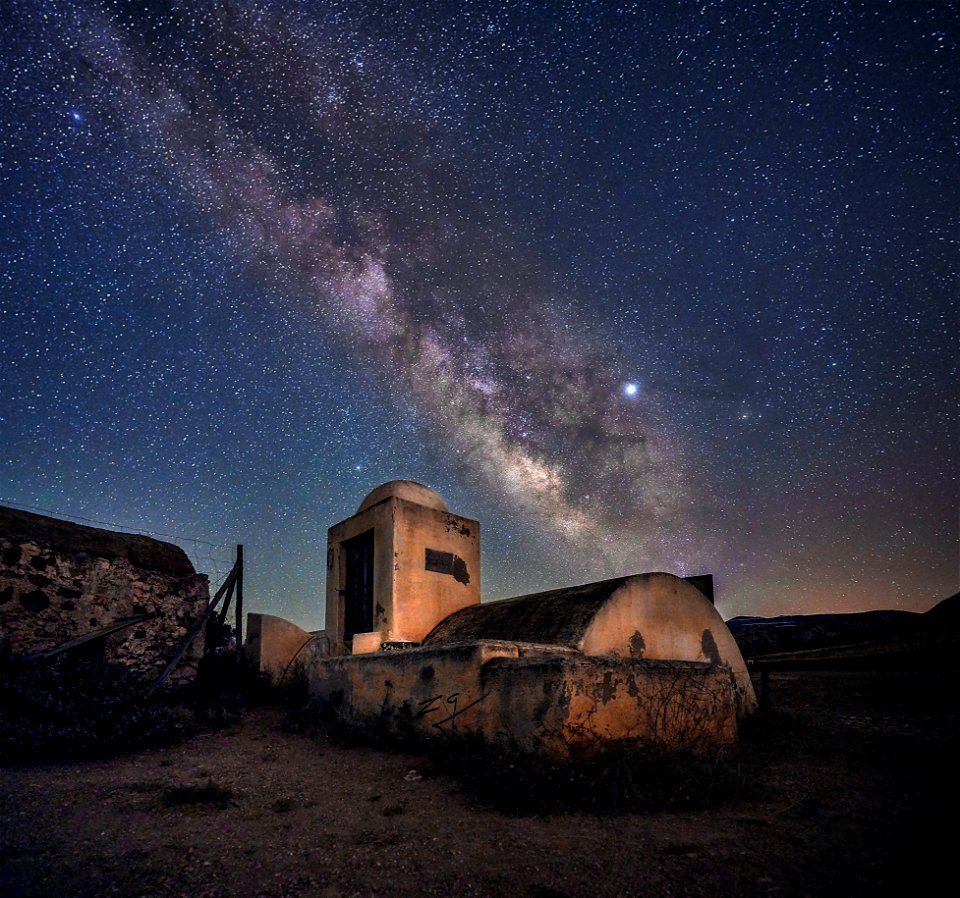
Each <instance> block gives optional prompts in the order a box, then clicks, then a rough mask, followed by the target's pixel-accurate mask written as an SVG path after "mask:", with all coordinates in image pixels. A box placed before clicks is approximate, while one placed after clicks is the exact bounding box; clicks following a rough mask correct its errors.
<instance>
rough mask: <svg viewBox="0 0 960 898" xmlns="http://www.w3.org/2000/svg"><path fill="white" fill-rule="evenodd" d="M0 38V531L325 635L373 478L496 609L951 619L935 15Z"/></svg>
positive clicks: (943, 176)
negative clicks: (242, 587) (198, 586)
mask: <svg viewBox="0 0 960 898" xmlns="http://www.w3.org/2000/svg"><path fill="white" fill-rule="evenodd" d="M4 15H6V16H7V17H8V18H9V22H7V23H5V27H4V28H3V30H2V36H0V42H2V43H3V46H2V47H0V51H2V61H0V66H2V68H0V96H2V98H3V102H4V106H5V107H6V108H7V109H8V110H9V112H8V127H7V129H6V131H5V133H4V134H3V136H2V137H0V154H2V155H0V164H2V167H0V187H2V190H0V216H2V218H0V221H2V223H3V227H2V237H0V240H2V243H0V246H2V253H3V261H4V264H3V268H2V275H0V277H2V280H0V315H2V317H0V325H2V330H0V349H2V352H3V358H4V365H3V373H2V375H0V427H2V431H3V434H4V440H3V444H4V449H3V454H2V456H0V485H2V488H0V502H2V501H7V502H10V503H12V504H19V505H22V506H26V507H32V508H42V509H48V510H51V511H55V512H57V513H61V514H63V515H64V516H73V517H77V518H86V519H94V520H101V521H107V522H111V523H117V524H119V525H122V526H124V527H126V528H140V529H143V530H145V531H148V532H154V533H163V534H173V535H174V536H176V537H178V539H179V541H180V542H181V543H182V544H183V545H184V546H185V547H186V548H188V550H190V549H193V550H195V558H196V560H197V563H198V566H199V567H200V568H201V569H205V570H208V571H209V572H210V573H211V574H212V575H213V576H214V577H216V576H217V575H218V574H219V573H221V571H222V568H223V566H224V565H226V564H227V563H228V561H227V558H226V556H227V555H228V554H229V545H230V544H232V543H235V542H242V543H243V544H244V545H245V547H246V557H247V559H248V565H249V567H250V571H249V574H248V577H247V579H248V582H249V583H250V586H249V587H248V588H249V589H250V591H251V599H250V602H251V603H252V604H253V606H255V607H257V608H258V609H262V610H264V611H269V612H272V613H277V614H281V615H283V616H286V617H290V618H292V619H294V620H297V621H298V622H301V623H303V624H304V625H306V626H310V627H314V626H321V625H322V599H321V598H320V596H322V592H323V578H324V570H323V558H324V551H323V549H324V539H325V531H326V528H327V526H329V525H330V524H333V523H335V522H336V521H338V520H340V519H342V518H344V517H347V516H348V515H349V514H351V513H352V512H353V511H354V509H355V507H356V505H357V504H358V503H359V501H360V499H361V498H362V497H363V496H364V495H365V494H366V492H368V491H369V490H370V489H372V488H373V487H374V486H376V485H377V484H378V483H380V482H383V481H385V480H389V479H394V478H408V479H414V480H420V481H422V482H424V483H427V484H428V485H430V486H432V487H434V488H435V489H437V490H438V491H439V492H440V493H441V494H442V495H443V496H444V498H445V499H446V500H447V503H448V505H449V506H450V507H451V509H452V510H454V511H457V512H458V513H462V514H466V515H468V516H472V517H477V518H479V519H480V521H481V523H482V527H483V533H484V536H483V540H484V559H483V563H484V572H483V577H484V593H485V595H486V596H488V597H495V596H502V595H508V594H513V593H517V592H521V591H532V590H535V589H541V588H549V587H552V586H557V585H562V584H564V583H570V582H575V581H586V580H590V579H598V578H601V577H605V576H612V575H616V574H622V573H633V572H637V571H643V570H669V571H673V572H676V573H681V574H694V573H702V572H708V571H709V572H712V573H714V575H715V577H716V578H717V586H718V594H719V600H720V606H721V611H722V612H723V613H724V614H726V615H727V616H730V615H732V614H735V613H762V614H763V613H766V614H769V613H777V612H786V611H791V612H804V611H811V612H812V611H822V610H856V609H859V608H866V607H881V606H884V607H894V606H899V607H907V608H914V609H917V610H923V609H924V608H926V607H928V606H929V605H931V604H933V603H934V602H935V601H936V600H938V599H939V598H942V597H943V596H944V595H946V594H948V593H949V592H952V591H954V590H955V589H956V587H957V555H958V532H957V527H958V520H957V509H958V487H957V468H958V445H957V398H958V397H957V370H956V358H957V348H958V347H957V334H958V332H960V328H958V313H957V295H956V294H957V271H956V260H957V242H958V227H957V215H956V202H955V196H956V194H957V187H958V183H957V182H958V178H957V174H958V172H957V142H958V137H960V125H958V122H957V115H958V113H957V108H958V107H957V102H956V100H957V87H958V83H957V82H958V80H960V78H958V75H957V72H960V66H958V65H957V63H958V58H957V44H956V37H957V35H956V26H955V22H954V20H953V17H952V16H951V15H950V12H949V9H948V8H947V6H946V5H941V4H926V3H911V2H890V3H882V4H881V3H878V4H871V5H863V4H830V5H826V4H797V5H790V6H789V7H788V6H785V5H783V4H779V3H763V2H754V3H747V4H742V3H738V4H729V3H714V2H703V3H698V4H687V3H678V4H646V3H635V4H616V3H600V2H582V0H581V2H571V3H569V4H548V5H543V4H534V3H527V2H516V3H490V2H481V0H477V2H468V3H464V4H446V3H440V2H426V3H418V4H399V3H389V2H382V0H381V2H363V0H361V2H349V3H348V2H342V3H338V2H333V3H329V4H312V3H270V2H242V0H237V2H199V3H190V4H181V3H176V2H168V3H163V2H161V3H154V4H148V5H146V6H145V5H144V4H140V3H127V2H104V3H97V2H80V0H68V2H64V3H60V4H40V3H31V2H15V3H13V4H12V6H11V7H10V9H9V11H8V12H7V13H5V14H4ZM189 537H201V538H202V539H203V540H204V541H205V542H202V543H200V542H196V541H192V540H191V539H189ZM209 544H214V545H209ZM198 546H207V548H206V549H203V550H202V551H201V550H199V549H197V547H198Z"/></svg>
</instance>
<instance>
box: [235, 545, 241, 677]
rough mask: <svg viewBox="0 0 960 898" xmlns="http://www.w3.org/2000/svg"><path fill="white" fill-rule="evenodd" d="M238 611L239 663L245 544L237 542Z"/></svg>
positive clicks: (239, 659)
mask: <svg viewBox="0 0 960 898" xmlns="http://www.w3.org/2000/svg"><path fill="white" fill-rule="evenodd" d="M234 610H235V612H236V627H235V630H236V641H237V665H238V666H239V665H240V663H241V662H242V661H243V546H242V545H240V544H239V543H238V544H237V586H236V595H235V596H234Z"/></svg>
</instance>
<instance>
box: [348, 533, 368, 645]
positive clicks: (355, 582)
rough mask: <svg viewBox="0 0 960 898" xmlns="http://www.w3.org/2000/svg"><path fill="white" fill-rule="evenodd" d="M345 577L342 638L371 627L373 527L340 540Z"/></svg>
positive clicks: (351, 637) (351, 636) (350, 640)
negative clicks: (344, 563) (351, 537)
mask: <svg viewBox="0 0 960 898" xmlns="http://www.w3.org/2000/svg"><path fill="white" fill-rule="evenodd" d="M343 551H344V555H345V558H346V577H345V582H344V587H345V588H344V591H343V592H344V595H343V600H344V601H343V641H344V642H346V643H348V644H349V643H352V642H353V634H354V633H369V632H370V631H371V630H373V530H367V531H366V532H365V533H361V534H360V535H359V536H355V537H354V538H353V539H348V540H346V541H345V542H344V543H343Z"/></svg>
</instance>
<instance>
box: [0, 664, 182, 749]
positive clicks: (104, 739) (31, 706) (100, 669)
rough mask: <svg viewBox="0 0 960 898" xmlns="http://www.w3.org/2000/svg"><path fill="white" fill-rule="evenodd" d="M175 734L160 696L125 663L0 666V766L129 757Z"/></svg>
mask: <svg viewBox="0 0 960 898" xmlns="http://www.w3.org/2000/svg"><path fill="white" fill-rule="evenodd" d="M174 729H175V727H174V722H173V716H172V715H171V714H170V713H169V710H168V708H167V707H166V705H165V702H164V696H163V694H162V693H159V692H154V691H153V684H152V682H151V681H150V680H149V679H147V678H145V677H144V676H142V675H141V674H138V673H136V672H134V671H131V670H129V669H128V668H126V667H124V666H123V665H119V664H106V663H104V664H99V663H96V662H89V661H79V660H72V659H68V658H60V659H57V660H56V661H50V662H44V661H28V660H25V659H22V658H10V659H7V660H6V661H5V662H2V663H0V761H14V760H54V759H60V758H75V757H84V756H90V755H96V754H104V753H112V752H118V751H128V750H130V749H133V748H137V747H140V746H142V745H144V744H145V743H147V742H150V741H154V740H156V739H158V738H160V737H161V736H167V735H170V734H171V733H172V732H173V730H174Z"/></svg>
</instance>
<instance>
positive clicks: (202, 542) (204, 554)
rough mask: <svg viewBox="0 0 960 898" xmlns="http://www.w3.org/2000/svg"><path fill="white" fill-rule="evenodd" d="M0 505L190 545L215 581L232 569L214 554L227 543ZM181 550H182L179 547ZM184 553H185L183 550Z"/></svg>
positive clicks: (226, 560) (228, 560)
mask: <svg viewBox="0 0 960 898" xmlns="http://www.w3.org/2000/svg"><path fill="white" fill-rule="evenodd" d="M0 505H7V506H9V507H10V508H15V509H18V510H19V511H32V512H37V513H39V514H45V515H48V516H50V517H54V518H58V519H61V520H69V521H74V522H80V523H83V524H97V525H99V526H101V527H112V528H115V529H116V530H120V531H122V532H124V533H132V534H136V535H138V536H151V537H155V538H157V539H164V540H177V541H178V542H185V543H190V544H191V546H192V547H193V549H192V551H188V552H187V554H188V555H193V556H194V559H193V560H194V561H196V562H208V563H209V564H210V565H212V567H213V569H214V570H213V571H212V573H213V574H214V576H215V578H216V579H217V580H221V579H222V578H223V576H224V574H223V573H222V569H221V565H227V566H228V569H229V568H230V567H233V559H232V558H219V557H217V556H216V555H215V554H214V553H213V550H215V549H226V550H228V551H229V550H231V549H234V548H235V546H233V545H231V544H229V543H214V542H211V541H210V540H208V539H201V538H200V537H198V536H180V535H177V534H172V533H159V532H157V531H153V530H145V529H144V528H143V527H129V526H127V525H125V524H118V523H117V522H116V521H100V520H97V519H96V518H85V517H83V516H82V515H77V514H70V513H67V512H62V511H54V510H53V509H50V508H39V507H37V506H34V505H25V504H23V503H22V502H12V501H10V500H8V499H3V498H0ZM200 546H204V547H206V548H205V549H200ZM181 548H184V547H183V546H181ZM184 551H187V550H186V549H185V548H184Z"/></svg>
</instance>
